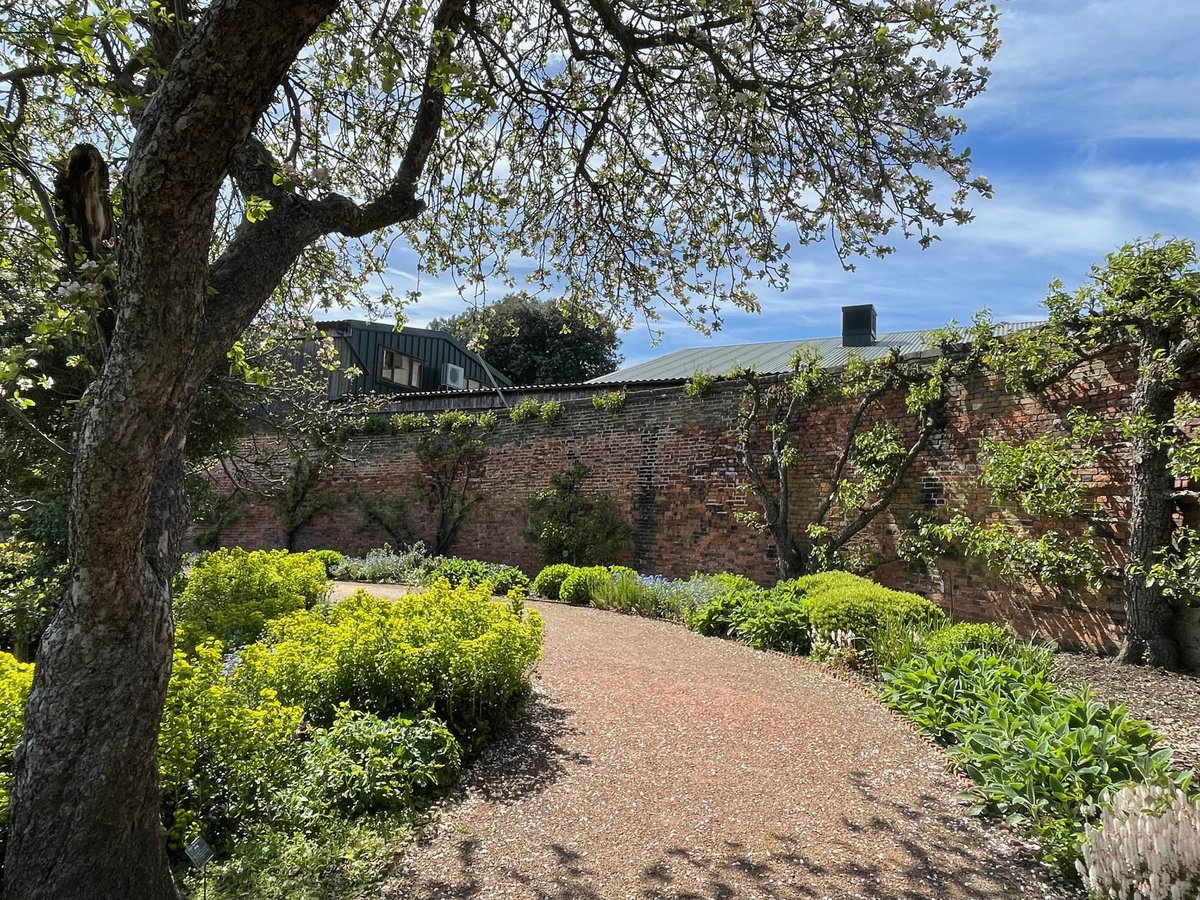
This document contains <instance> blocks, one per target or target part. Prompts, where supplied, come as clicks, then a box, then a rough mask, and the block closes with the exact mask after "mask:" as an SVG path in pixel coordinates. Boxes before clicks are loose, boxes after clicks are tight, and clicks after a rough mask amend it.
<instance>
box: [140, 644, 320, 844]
mask: <svg viewBox="0 0 1200 900" xmlns="http://www.w3.org/2000/svg"><path fill="white" fill-rule="evenodd" d="M222 650H223V648H222V646H221V644H220V643H219V642H217V641H210V642H206V643H203V644H200V645H199V646H198V647H196V649H195V651H194V652H193V653H191V654H184V653H182V652H178V651H177V652H176V653H175V659H174V663H173V666H172V670H171V682H170V684H169V685H168V687H167V700H166V706H165V708H164V710H163V719H162V725H161V728H160V730H159V748H158V770H159V778H160V780H161V783H162V798H163V812H164V816H163V819H164V823H165V825H166V827H167V834H168V838H169V840H170V843H171V846H172V847H173V848H174V849H176V850H178V849H179V848H180V847H182V846H183V844H184V843H186V842H187V841H188V840H189V839H191V838H192V837H194V836H195V835H196V834H197V833H198V832H199V831H200V830H201V828H203V831H204V835H205V837H206V838H207V839H209V840H210V841H211V842H213V843H214V845H215V846H217V847H220V846H222V845H224V844H225V842H226V840H227V838H231V837H235V836H237V835H238V834H240V833H241V832H240V830H239V829H242V828H247V827H249V826H250V825H251V824H253V823H256V822H263V821H270V820H271V819H272V818H273V817H274V816H275V815H276V814H277V807H276V796H277V795H278V794H279V792H281V791H282V790H284V789H285V788H286V787H287V786H288V785H289V784H291V783H293V782H294V781H295V780H296V779H297V778H298V777H299V773H300V766H301V756H300V747H299V744H298V741H297V735H298V731H299V729H300V724H301V722H302V721H303V719H304V710H303V709H302V708H301V706H299V705H295V704H285V703H283V702H281V701H280V700H279V698H278V696H277V694H276V692H275V691H274V690H273V689H272V688H271V687H269V686H267V685H263V686H261V687H260V688H259V689H257V690H254V691H238V690H235V689H234V688H233V687H232V686H231V685H230V684H229V683H228V681H227V680H226V678H225V675H224V670H225V667H226V660H225V658H224V656H223V652H222Z"/></svg>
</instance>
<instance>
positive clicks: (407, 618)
mask: <svg viewBox="0 0 1200 900" xmlns="http://www.w3.org/2000/svg"><path fill="white" fill-rule="evenodd" d="M327 562H331V563H334V564H336V562H337V561H336V560H332V559H331V558H329V557H328V556H326V555H324V554H306V553H286V552H284V551H255V552H249V553H248V552H246V551H241V550H220V551H216V552H214V553H208V554H202V555H201V556H200V557H199V558H198V559H197V560H196V561H195V563H194V565H192V567H191V568H190V569H189V570H188V572H187V573H186V575H185V576H184V577H182V578H181V580H180V582H179V584H178V592H177V602H176V609H175V613H176V619H177V625H178V627H177V636H178V639H177V645H176V651H175V658H174V665H173V669H172V676H171V682H170V685H169V688H168V692H167V701H166V708H165V710H164V715H163V721H162V726H161V730H160V735H159V742H160V750H159V774H160V779H161V783H162V790H163V820H164V824H165V826H166V827H167V832H168V840H169V844H170V847H171V849H172V852H174V853H175V854H176V858H177V859H178V860H179V863H180V873H179V874H180V876H181V877H183V878H184V879H185V880H186V879H187V878H188V877H190V876H189V875H188V873H187V871H186V868H185V866H184V863H183V856H182V852H181V851H182V847H183V845H184V844H185V843H186V842H187V841H188V840H190V839H191V838H192V837H194V836H196V835H197V834H200V835H203V836H204V837H205V839H206V840H207V841H208V842H209V844H211V845H212V846H213V847H214V848H215V849H216V850H217V853H218V861H217V862H216V863H214V866H213V867H212V868H211V869H210V874H211V880H212V883H211V884H210V888H211V892H212V896H213V897H215V898H219V897H245V896H253V897H280V898H282V897H304V896H322V897H331V896H338V893H337V892H338V891H339V890H341V888H338V887H337V885H339V884H340V885H343V886H344V888H345V891H346V892H348V895H349V894H352V893H355V892H357V891H360V890H361V889H362V888H363V886H364V883H365V881H364V879H369V878H370V877H371V872H372V866H373V865H375V864H376V863H378V862H379V860H380V859H383V858H386V857H387V855H388V852H389V850H390V848H391V847H392V846H394V843H393V842H394V840H395V839H396V838H397V837H398V835H400V834H401V833H403V832H404V831H405V829H406V828H407V827H408V825H409V823H410V822H411V821H412V819H413V817H414V816H415V815H417V814H418V813H419V812H420V811H421V810H422V809H424V808H425V807H427V806H428V805H429V804H430V803H431V802H432V801H433V800H434V799H435V798H437V797H438V796H440V795H441V794H443V793H444V792H445V791H446V790H447V788H449V787H451V786H452V785H454V784H455V783H456V782H457V780H458V778H459V775H460V773H461V771H462V767H463V765H464V761H465V760H466V759H468V758H470V757H471V755H472V754H474V753H475V752H477V751H478V750H479V749H480V748H481V747H482V746H483V744H484V743H485V741H486V740H487V739H488V737H489V736H491V735H493V734H494V733H495V732H496V731H497V730H499V729H502V728H503V727H504V726H505V725H506V724H507V723H508V722H509V721H511V719H512V717H513V716H514V715H515V714H516V713H517V712H518V711H519V710H520V709H521V708H522V706H523V703H524V701H525V698H526V696H527V695H528V692H529V687H530V683H529V678H530V673H531V670H532V667H533V665H534V663H535V662H536V661H537V659H538V658H539V656H540V653H541V642H542V623H541V619H540V617H539V615H538V614H537V612H536V611H525V610H524V609H523V608H522V604H521V602H520V592H519V590H518V592H517V593H516V594H514V598H513V599H512V600H511V601H507V602H506V601H498V600H496V599H494V598H493V590H492V587H491V584H490V583H488V582H483V583H481V585H480V586H477V587H476V586H472V585H471V583H470V582H469V580H467V579H466V578H464V579H463V580H462V582H461V583H460V584H458V585H451V584H450V582H449V581H448V580H447V579H446V578H440V579H438V580H436V581H434V582H433V584H432V585H431V586H430V587H429V588H428V589H426V590H424V591H419V592H415V593H412V594H409V595H406V596H404V597H402V598H400V599H398V600H394V601H389V600H382V599H379V598H377V597H373V596H371V595H369V594H368V593H366V592H365V591H360V592H358V593H357V594H355V595H354V596H352V597H350V598H348V599H346V600H344V601H342V602H339V603H332V604H326V603H321V602H319V601H320V600H322V599H323V598H324V596H325V590H326V579H325V572H326V563H327ZM32 675H33V666H31V665H27V664H22V663H19V662H17V661H16V660H15V659H13V657H11V656H10V655H8V654H6V653H0V761H3V760H7V761H8V762H0V819H3V820H6V819H7V814H8V807H7V787H8V783H9V781H10V779H11V777H12V771H11V759H12V751H13V746H14V745H15V743H16V741H17V739H18V737H19V735H20V732H21V722H22V717H23V708H24V702H25V699H26V697H27V695H28V691H29V685H30V681H31V679H32ZM4 824H6V821H0V828H2V827H3V825H4ZM0 834H3V831H2V830H0ZM318 884H320V885H321V887H320V890H319V892H316V893H314V891H317V885H318Z"/></svg>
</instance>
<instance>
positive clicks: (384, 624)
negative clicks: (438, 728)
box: [233, 581, 542, 750]
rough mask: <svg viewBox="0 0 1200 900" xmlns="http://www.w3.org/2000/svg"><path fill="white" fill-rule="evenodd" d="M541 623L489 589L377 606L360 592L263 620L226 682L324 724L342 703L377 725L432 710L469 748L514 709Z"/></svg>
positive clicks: (444, 589)
mask: <svg viewBox="0 0 1200 900" xmlns="http://www.w3.org/2000/svg"><path fill="white" fill-rule="evenodd" d="M541 642H542V620H541V618H540V617H539V616H538V614H537V613H536V612H528V613H525V614H524V615H520V614H518V613H516V612H514V611H513V610H512V609H511V608H510V607H509V606H508V605H507V604H505V603H500V602H495V601H493V600H492V596H491V589H490V587H487V586H484V587H478V586H477V587H458V588H451V587H450V586H449V585H448V584H447V583H446V582H445V581H437V582H435V583H434V585H433V586H432V587H431V588H429V589H428V590H426V591H424V592H422V593H412V594H406V595H404V596H403V597H399V598H397V599H395V600H381V599H380V598H378V597H373V596H371V595H370V594H368V593H366V592H365V591H359V592H358V593H356V594H354V595H353V596H352V597H349V598H348V599H346V600H343V601H342V602H341V603H338V604H335V605H332V606H321V607H317V608H315V609H312V610H307V611H303V612H296V613H292V614H291V615H288V616H284V617H283V618H280V619H276V620H275V621H273V622H271V623H270V625H269V626H268V627H267V629H266V633H265V634H264V636H263V641H262V643H258V644H252V645H250V646H248V647H246V648H245V650H244V651H243V652H242V661H241V664H240V665H239V666H238V667H237V668H236V669H235V670H234V674H233V679H234V681H235V683H236V684H237V685H238V686H239V689H240V690H241V691H242V692H243V693H244V694H246V696H249V697H255V696H258V695H259V693H260V692H261V691H262V690H264V689H274V690H276V691H278V695H279V698H280V700H281V701H282V702H284V703H291V704H297V705H300V706H303V707H304V709H305V710H306V711H307V713H308V716H309V718H310V719H311V721H313V722H315V723H316V724H318V725H321V726H327V725H329V724H330V723H331V722H332V721H333V719H334V716H335V714H336V712H337V710H338V708H339V706H340V705H341V704H343V703H346V704H349V705H350V707H351V708H353V709H358V710H362V711H364V712H371V713H374V714H375V715H378V716H380V717H383V718H387V717H390V716H394V715H405V716H409V717H413V716H418V715H420V714H422V713H424V712H425V711H426V710H429V709H432V710H433V711H434V712H435V713H436V714H437V715H438V716H439V718H441V719H442V720H443V721H445V722H446V723H447V725H448V726H449V727H450V729H451V731H452V732H453V733H454V735H455V736H456V737H457V738H458V739H459V740H460V741H462V742H463V745H464V746H465V747H466V748H467V749H468V750H473V749H475V748H476V747H477V746H478V744H479V742H480V741H481V740H482V739H483V738H484V737H486V735H487V734H488V733H489V731H490V730H491V729H492V728H494V727H496V726H499V725H501V724H503V723H505V722H506V721H507V720H508V719H509V717H510V716H511V715H512V714H514V713H515V712H516V711H517V710H518V709H519V708H520V706H521V704H522V703H523V701H524V699H525V697H526V695H527V693H528V690H529V681H528V673H529V671H530V669H531V667H532V666H533V664H534V663H535V662H536V661H537V660H538V658H539V657H540V656H541Z"/></svg>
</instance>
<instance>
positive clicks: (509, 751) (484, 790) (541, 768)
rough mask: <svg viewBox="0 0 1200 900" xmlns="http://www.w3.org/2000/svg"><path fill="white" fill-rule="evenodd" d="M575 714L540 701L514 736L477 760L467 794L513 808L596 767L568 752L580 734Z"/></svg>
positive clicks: (516, 725)
mask: <svg viewBox="0 0 1200 900" xmlns="http://www.w3.org/2000/svg"><path fill="white" fill-rule="evenodd" d="M573 715H574V712H573V711H572V710H569V709H567V708H565V707H563V706H560V705H558V704H556V703H555V702H554V700H553V698H550V697H547V696H544V695H542V696H536V697H534V698H533V699H531V700H530V701H529V705H528V706H527V707H526V709H525V712H524V713H523V714H522V715H521V716H520V718H519V719H517V721H516V722H515V723H514V724H513V727H512V730H511V731H510V732H509V733H508V734H507V735H505V736H504V737H503V738H501V739H500V740H498V741H496V742H495V743H494V744H492V745H491V746H490V747H488V749H487V750H485V751H484V752H483V754H482V755H481V756H480V757H479V759H478V760H476V762H475V764H474V765H473V766H472V767H471V771H470V773H469V774H468V776H467V781H466V789H467V793H468V794H469V795H470V796H471V797H474V798H479V799H481V800H485V801H488V802H493V803H514V802H516V801H518V800H522V799H524V798H526V797H530V796H532V795H534V794H540V793H541V792H542V791H544V790H545V789H546V788H548V787H549V786H550V785H552V784H553V783H554V782H555V781H557V780H558V779H559V778H560V777H562V775H563V773H565V772H566V771H567V769H568V768H572V767H576V766H587V765H591V760H590V759H589V758H588V756H587V755H586V754H584V753H580V752H579V751H577V750H572V749H570V748H569V747H568V743H569V741H568V740H567V739H568V738H571V737H574V736H578V735H579V734H580V730H579V729H578V728H576V727H575V726H574V725H572V724H571V718H572V716H573Z"/></svg>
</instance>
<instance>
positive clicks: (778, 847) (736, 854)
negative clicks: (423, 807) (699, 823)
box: [401, 797, 1075, 900]
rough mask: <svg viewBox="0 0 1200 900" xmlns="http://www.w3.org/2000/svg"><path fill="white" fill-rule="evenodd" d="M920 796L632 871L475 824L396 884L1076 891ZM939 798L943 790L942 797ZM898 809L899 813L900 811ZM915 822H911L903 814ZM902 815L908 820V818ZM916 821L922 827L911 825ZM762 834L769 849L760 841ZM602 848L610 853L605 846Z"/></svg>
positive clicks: (442, 888)
mask: <svg viewBox="0 0 1200 900" xmlns="http://www.w3.org/2000/svg"><path fill="white" fill-rule="evenodd" d="M925 799H929V800H936V799H937V798H933V797H929V798H924V797H922V798H919V800H918V803H917V804H916V805H912V806H910V805H906V804H902V803H890V804H885V806H884V808H883V809H882V810H881V812H880V814H879V815H877V816H874V817H872V818H871V819H870V820H869V821H865V822H863V821H855V820H852V819H850V818H848V817H844V818H843V819H842V822H841V825H842V830H841V833H840V834H837V835H832V834H830V833H828V832H826V833H823V834H819V835H816V836H815V837H814V838H811V839H809V838H800V837H797V836H795V835H789V834H781V833H772V834H770V835H760V836H756V838H755V841H754V843H755V846H754V847H751V846H750V845H749V844H747V843H745V842H742V841H734V840H725V841H722V842H721V843H720V844H719V845H717V846H710V847H704V848H696V847H681V846H674V847H668V848H666V849H665V850H663V849H660V848H653V849H652V848H647V858H646V859H645V860H644V861H641V862H640V864H639V862H638V861H636V860H629V861H628V864H629V869H630V871H629V872H628V874H626V873H620V872H611V871H605V870H603V869H601V868H600V867H599V864H598V863H596V862H592V861H591V856H590V854H589V853H588V852H587V851H588V850H589V849H591V848H572V847H568V846H565V845H563V844H559V843H551V844H547V845H545V847H543V848H542V849H541V851H540V852H538V853H537V854H536V856H537V862H536V864H534V865H532V866H526V867H524V868H522V869H520V870H518V869H515V868H513V867H512V866H511V864H509V862H507V861H505V860H497V859H494V858H489V857H488V854H487V853H486V852H485V851H484V849H483V848H481V847H480V845H479V842H478V840H477V839H476V838H475V837H473V836H464V837H462V838H460V839H459V842H458V844H457V847H456V851H457V857H458V871H457V872H456V873H455V876H454V877H453V878H452V879H444V878H442V879H431V880H423V879H422V878H421V877H420V876H419V874H416V875H415V877H413V873H410V878H409V879H408V880H407V884H406V885H405V886H404V890H406V891H407V893H403V894H402V895H401V896H403V897H411V898H417V897H420V898H423V900H434V898H437V900H473V898H478V897H484V896H486V897H519V898H530V900H534V898H536V900H611V898H616V897H622V898H623V897H630V898H639V900H734V898H743V897H744V898H761V900H806V898H811V900H818V898H845V900H851V898H863V900H868V898H869V900H942V898H958V900H967V898H977V900H994V898H998V897H1005V898H1016V897H1038V898H1047V897H1061V898H1067V897H1072V896H1075V894H1073V893H1071V892H1070V891H1069V890H1067V889H1051V888H1048V887H1046V886H1045V884H1044V880H1043V879H1041V878H1039V877H1038V876H1037V875H1036V874H1035V873H1036V871H1037V869H1036V867H1032V868H1031V866H1032V865H1033V864H1032V858H1031V857H1029V858H1026V856H1025V855H1023V854H1021V853H1013V854H1003V855H997V854H996V853H995V852H994V850H992V851H989V849H988V848H987V847H986V845H984V842H983V840H982V836H981V834H980V832H979V829H977V828H972V827H968V826H965V825H964V824H963V822H962V821H960V820H956V819H954V818H953V817H951V816H930V815H929V814H928V813H927V812H925V811H924V810H923V809H921V805H923V804H922V802H921V801H924V800H925ZM942 802H943V803H944V801H942ZM894 816H898V817H899V819H900V821H897V819H896V818H894ZM908 823H912V824H908ZM906 825H907V826H908V827H905V826H906ZM913 825H917V826H918V827H915V828H914V827H913ZM766 845H769V846H770V850H769V851H767V850H764V849H762V848H763V847H764V846H766ZM604 858H605V859H608V858H610V857H608V856H604Z"/></svg>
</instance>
